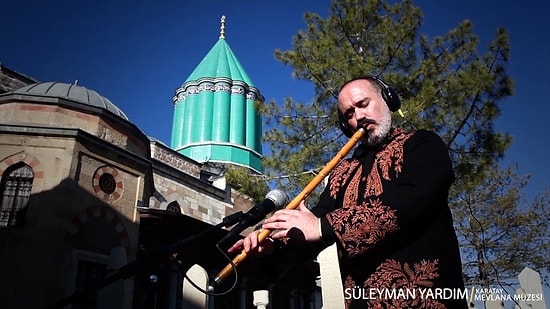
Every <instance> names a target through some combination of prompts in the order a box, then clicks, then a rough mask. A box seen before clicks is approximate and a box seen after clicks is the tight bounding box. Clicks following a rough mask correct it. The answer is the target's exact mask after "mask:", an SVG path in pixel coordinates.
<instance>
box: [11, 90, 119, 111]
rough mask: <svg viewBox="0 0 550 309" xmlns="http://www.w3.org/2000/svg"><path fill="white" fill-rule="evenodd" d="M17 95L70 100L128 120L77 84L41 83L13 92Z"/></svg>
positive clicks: (96, 94)
mask: <svg viewBox="0 0 550 309" xmlns="http://www.w3.org/2000/svg"><path fill="white" fill-rule="evenodd" d="M12 93H16V94H23V95H24V94H28V95H39V96H48V97H56V98H63V99H69V100H71V101H75V102H78V103H82V104H86V105H90V106H94V107H98V108H102V109H106V110H108V111H110V112H112V113H113V114H115V115H117V116H119V117H121V118H123V119H125V120H128V117H127V116H126V114H124V112H123V111H122V110H121V109H120V108H118V107H117V106H116V105H114V104H113V103H112V102H111V101H109V99H107V98H106V97H104V96H101V95H100V94H98V93H97V92H95V91H93V90H90V89H87V88H84V87H82V86H79V85H76V84H67V83H61V82H40V83H36V84H31V85H27V86H24V87H21V88H19V89H16V90H14V91H12Z"/></svg>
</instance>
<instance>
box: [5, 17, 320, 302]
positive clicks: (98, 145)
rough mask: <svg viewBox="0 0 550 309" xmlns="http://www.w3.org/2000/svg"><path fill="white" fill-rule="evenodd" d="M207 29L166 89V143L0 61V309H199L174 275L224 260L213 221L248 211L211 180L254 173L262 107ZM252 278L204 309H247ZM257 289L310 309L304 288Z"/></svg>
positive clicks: (86, 97) (78, 92)
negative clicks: (234, 172) (204, 44)
mask: <svg viewBox="0 0 550 309" xmlns="http://www.w3.org/2000/svg"><path fill="white" fill-rule="evenodd" d="M221 29H222V30H221V32H220V36H219V39H218V41H217V42H216V43H215V44H214V46H213V47H212V48H211V50H210V51H209V52H208V53H207V54H206V56H205V57H204V59H203V60H202V61H201V62H200V63H199V64H198V66H197V67H196V68H195V70H194V71H193V72H192V73H191V74H190V75H189V77H188V78H187V79H186V80H185V81H184V82H183V84H182V86H181V87H179V88H177V89H176V90H175V94H174V95H173V103H174V115H173V126H172V134H171V145H170V146H168V145H166V144H164V143H163V142H161V141H159V140H157V139H155V138H154V137H151V136H148V135H146V134H145V133H144V132H143V131H142V130H141V129H140V128H139V127H137V126H136V125H135V124H134V123H132V122H131V120H130V119H128V117H127V116H126V115H125V113H124V111H122V110H121V109H120V108H119V107H117V105H116V104H115V103H114V102H111V101H110V100H109V99H108V98H106V97H104V96H102V95H101V94H99V93H98V92H96V91H94V90H92V89H88V88H86V87H85V86H83V85H79V84H78V83H76V82H75V83H64V82H58V81H45V82H40V81H37V80H35V79H33V78H30V77H28V76H25V75H24V74H21V73H19V72H17V71H15V70H12V69H10V68H7V67H5V66H4V65H3V64H1V63H0V193H1V194H2V196H1V201H2V203H1V208H0V282H1V286H2V289H1V292H0V304H1V305H0V307H2V308H44V307H47V306H50V305H53V306H52V307H56V306H57V307H58V308H199V307H193V306H192V305H191V306H190V305H189V304H188V303H186V301H187V300H186V299H185V298H184V297H182V292H181V289H182V288H181V287H182V285H183V283H184V281H185V274H186V271H187V270H188V269H189V268H190V267H191V266H193V265H199V266H200V268H201V270H202V271H203V272H204V273H205V274H206V276H207V277H210V278H212V277H214V276H215V274H216V273H217V271H219V270H220V269H221V268H222V267H224V266H225V265H226V264H227V263H228V260H226V259H225V258H224V257H223V256H222V254H221V253H220V250H218V249H217V246H216V242H217V240H219V239H221V238H222V237H223V236H224V235H226V233H227V228H228V227H227V226H225V228H222V227H224V226H223V223H224V219H226V218H228V217H230V216H231V215H232V214H236V213H239V212H246V211H247V210H248V209H250V208H251V207H252V204H253V202H252V201H251V199H250V198H248V197H247V196H245V195H243V194H241V193H239V192H237V191H236V190H234V189H233V188H231V186H230V185H228V184H226V183H225V181H224V178H223V171H224V169H225V168H226V167H227V166H231V165H235V166H243V167H246V168H248V169H249V170H250V171H251V172H253V173H258V174H261V173H262V172H263V168H262V165H261V159H262V154H261V141H260V140H261V139H260V138H261V134H262V127H261V118H260V116H259V115H258V113H257V112H256V111H255V109H254V102H255V101H256V100H262V101H263V99H264V98H263V96H262V95H261V93H260V90H259V89H258V88H256V86H255V85H254V84H253V83H252V81H251V79H250V78H249V77H248V75H247V74H246V72H245V70H244V68H243V67H242V66H241V64H240V63H239V61H238V60H237V57H236V56H235V54H234V53H233V51H232V50H231V49H230V47H229V45H228V43H227V42H226V40H225V33H224V20H223V18H222V28H221ZM259 268H260V267H259V266H254V265H250V266H244V267H243V268H242V272H241V271H240V272H239V276H240V278H239V279H238V282H237V283H236V288H235V289H233V290H232V291H231V292H230V293H228V294H226V295H223V296H216V297H208V300H207V305H206V306H205V308H254V307H253V305H252V301H251V297H252V291H253V290H255V289H258V288H266V286H265V284H266V283H265V282H262V279H261V278H262V275H261V271H258V269H259ZM291 273H292V272H291ZM113 275H114V276H118V277H116V279H118V280H113V282H109V283H108V284H105V283H106V282H105V278H114V277H113ZM292 280H293V279H292V278H289V279H288V280H287V282H288V281H292ZM228 284H229V283H228ZM99 285H102V286H104V288H101V289H99V288H98V289H94V288H93V287H98V286H99ZM90 287H92V288H90ZM267 288H268V289H270V291H271V292H272V298H273V299H272V301H273V302H274V303H275V304H276V303H277V301H279V305H277V306H275V305H274V306H275V307H276V308H316V307H318V305H316V300H315V299H316V296H315V295H316V293H317V288H316V286H315V285H314V284H313V285H307V286H300V287H292V286H282V287H278V286H274V285H273V284H271V285H269V286H268V287H267ZM277 299H279V300H277ZM65 305H68V307H66V306H65ZM275 307H274V308H275Z"/></svg>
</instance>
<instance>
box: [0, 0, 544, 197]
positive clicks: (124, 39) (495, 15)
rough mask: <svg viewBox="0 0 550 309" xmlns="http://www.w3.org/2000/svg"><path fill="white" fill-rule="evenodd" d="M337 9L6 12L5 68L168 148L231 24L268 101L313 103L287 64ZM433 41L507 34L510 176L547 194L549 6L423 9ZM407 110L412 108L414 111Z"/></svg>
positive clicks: (152, 6) (71, 5) (77, 5)
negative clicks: (316, 17)
mask: <svg viewBox="0 0 550 309" xmlns="http://www.w3.org/2000/svg"><path fill="white" fill-rule="evenodd" d="M329 4H330V1H328V0H303V1H296V0H294V1H292V0H279V1H270V2H267V1H253V0H240V1H222V0H218V1H213V0H204V1H181V0H180V1H175V0H165V1H149V0H146V1H130V0H110V1H107V0H98V1H74V0H72V1H68V0H52V1H38V0H31V1H5V3H3V4H2V17H1V18H0V29H2V31H1V32H0V61H1V62H2V63H3V64H4V65H5V66H7V67H8V68H10V69H12V70H15V71H18V72H20V73H23V74H25V75H28V76H30V77H33V78H35V79H37V80H39V81H61V82H67V83H72V82H74V81H75V80H78V83H79V85H81V86H84V87H86V88H88V89H92V90H95V91H97V92H99V93H100V94H102V95H103V96H105V97H107V98H109V99H110V100H111V101H112V102H113V103H115V104H116V105H117V106H119V107H120V108H121V109H122V110H123V111H124V112H125V113H126V114H127V115H128V117H129V118H130V121H132V122H133V123H135V124H136V125H137V126H138V127H140V128H141V129H142V130H143V131H144V132H145V133H146V134H147V135H150V136H153V137H155V138H157V139H160V140H161V141H163V142H165V143H166V144H169V142H170V134H171V125H172V114H173V105H172V101H171V98H172V96H173V95H174V91H175V89H176V88H177V87H179V86H181V84H182V83H183V82H184V81H185V80H186V79H187V77H188V76H189V75H190V74H191V72H192V71H193V69H194V68H195V67H196V65H198V63H199V62H200V60H201V59H202V58H203V57H204V55H205V54H206V53H207V52H208V51H209V50H210V48H211V47H212V46H213V45H214V44H215V43H216V41H217V40H218V36H219V31H220V17H221V16H222V15H226V16H227V19H226V41H227V42H228V44H229V45H230V47H231V49H232V50H233V52H234V53H235V54H236V56H237V58H238V59H239V61H240V62H241V64H242V65H243V67H244V68H245V70H246V71H247V73H248V75H249V76H250V78H251V79H252V81H253V82H254V84H255V85H256V86H257V87H258V88H259V89H260V91H261V93H262V94H263V95H264V96H265V98H266V101H268V100H271V99H275V100H277V101H279V102H282V99H283V98H284V97H287V96H290V97H293V98H294V99H296V100H302V101H309V100H311V95H312V86H311V85H310V84H308V83H305V82H303V81H297V80H293V79H292V77H291V68H290V67H286V66H284V65H283V64H281V63H279V62H277V61H276V60H275V59H274V56H273V51H274V50H275V49H276V48H279V49H283V50H285V49H290V48H291V47H292V46H291V40H292V36H293V35H294V34H295V33H296V32H297V31H298V30H299V29H303V28H304V26H305V23H304V21H303V18H302V16H303V13H304V12H305V11H314V12H317V13H319V14H321V15H322V16H326V15H327V14H328V9H329ZM415 4H416V5H419V6H420V7H421V8H422V9H423V11H424V14H425V18H424V28H423V31H422V32H424V33H426V34H428V35H430V36H432V37H433V36H435V35H443V34H445V33H446V32H447V31H448V30H449V29H451V28H454V27H455V26H456V25H457V24H458V23H459V22H460V21H462V20H464V19H470V20H471V21H472V22H473V24H474V31H475V33H477V34H478V35H479V36H480V38H481V45H480V48H485V47H486V46H487V44H488V43H489V41H490V40H491V39H492V38H494V36H495V33H496V29H497V27H499V26H502V27H505V28H506V29H507V30H508V32H509V35H510V40H511V54H510V61H509V66H508V72H509V74H510V76H511V77H512V79H514V80H515V85H516V87H515V95H514V96H513V97H510V98H508V99H506V100H504V101H503V102H501V103H502V104H501V106H502V115H501V117H500V118H499V120H498V121H497V126H496V129H497V130H501V131H505V132H508V133H510V134H512V135H513V137H514V141H513V144H512V146H511V148H510V149H509V150H508V151H507V153H506V158H505V159H504V160H503V161H502V164H503V166H509V165H515V164H516V163H517V164H518V165H519V168H520V170H519V171H520V174H531V175H532V178H531V181H530V184H529V187H528V192H527V193H528V194H529V195H531V196H532V194H533V193H534V192H536V191H540V190H543V189H544V188H545V187H548V175H549V174H550V163H549V162H548V160H547V156H548V154H547V152H548V151H549V150H550V138H548V136H547V134H548V132H549V131H550V130H549V129H550V125H549V124H548V123H549V122H548V119H550V106H549V105H550V104H549V102H548V101H549V98H550V85H549V83H548V82H549V81H550V78H549V77H548V72H550V59H549V57H548V56H549V55H550V40H549V39H548V38H549V35H550V21H549V20H550V19H549V18H548V17H547V14H548V12H549V11H550V4H549V2H546V1H542V0H537V1H535V0H523V1H517V0H484V1H479V0H460V1H459V0H454V1H451V0H441V1H429V0H419V1H415ZM404 104H405V108H406V102H404Z"/></svg>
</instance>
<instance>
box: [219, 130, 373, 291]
mask: <svg viewBox="0 0 550 309" xmlns="http://www.w3.org/2000/svg"><path fill="white" fill-rule="evenodd" d="M363 134H365V129H363V128H360V129H359V130H357V132H355V133H354V134H353V136H352V137H351V138H350V140H349V141H348V142H347V143H346V144H345V145H344V147H342V149H340V151H338V153H337V154H336V156H334V158H332V159H331V160H330V161H329V162H328V163H327V164H326V165H325V167H323V169H322V170H321V171H320V172H319V174H317V175H316V176H315V177H314V178H313V179H312V180H311V181H310V182H309V184H308V185H307V186H306V187H305V188H304V189H303V190H302V192H300V194H298V195H297V196H296V197H295V198H294V199H293V200H292V201H291V202H290V203H289V204H288V205H287V206H286V207H285V209H296V208H297V207H298V206H299V205H300V202H302V201H303V200H305V199H306V197H308V196H309V194H310V193H311V192H312V191H313V190H314V189H315V188H316V187H317V186H318V185H319V183H321V181H323V179H324V178H325V177H327V176H328V175H329V174H330V172H331V171H332V170H333V169H334V168H335V167H336V165H337V164H338V162H340V160H342V159H343V158H344V157H345V156H346V155H347V154H348V153H349V152H350V151H351V149H353V147H354V146H355V145H356V144H357V143H358V142H359V140H361V138H362V137H363ZM271 232H272V231H271V230H269V229H263V230H262V231H261V232H260V234H258V243H261V242H262V241H264V240H265V239H266V238H267V237H268V236H269V234H271ZM246 257H247V254H246V252H245V251H244V250H243V251H242V252H241V253H240V254H239V255H237V256H236V257H235V258H233V264H234V265H235V267H236V266H238V265H239V264H241V263H242V262H243V261H244V260H245V259H246ZM232 271H233V265H232V264H231V263H229V264H227V265H226V266H225V267H224V268H223V269H222V270H221V271H220V272H219V273H218V275H216V278H214V282H216V284H220V283H221V282H222V281H223V280H224V279H225V278H226V277H227V276H229V275H230V274H231V272H232Z"/></svg>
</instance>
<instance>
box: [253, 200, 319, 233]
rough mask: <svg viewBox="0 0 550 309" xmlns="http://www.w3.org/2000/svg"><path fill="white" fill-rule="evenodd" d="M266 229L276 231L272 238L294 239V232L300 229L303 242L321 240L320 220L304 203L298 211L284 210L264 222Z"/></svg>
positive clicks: (263, 226)
mask: <svg viewBox="0 0 550 309" xmlns="http://www.w3.org/2000/svg"><path fill="white" fill-rule="evenodd" d="M262 228H264V229H270V230H272V231H276V232H274V233H272V235H271V237H272V238H274V239H280V238H285V237H288V238H290V239H292V237H293V235H294V232H295V231H296V229H298V230H299V231H300V232H301V233H300V234H303V235H302V237H303V238H304V239H303V240H305V241H307V242H315V241H318V240H320V239H321V235H320V233H319V218H317V217H316V216H315V215H314V214H313V213H312V212H311V211H310V210H309V209H308V208H307V206H306V204H305V203H304V201H302V202H301V203H300V205H299V206H298V209H297V210H294V209H282V210H279V211H277V212H275V214H274V215H273V216H271V217H269V218H267V219H266V220H265V221H264V224H263V225H262Z"/></svg>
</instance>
